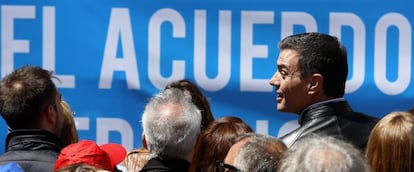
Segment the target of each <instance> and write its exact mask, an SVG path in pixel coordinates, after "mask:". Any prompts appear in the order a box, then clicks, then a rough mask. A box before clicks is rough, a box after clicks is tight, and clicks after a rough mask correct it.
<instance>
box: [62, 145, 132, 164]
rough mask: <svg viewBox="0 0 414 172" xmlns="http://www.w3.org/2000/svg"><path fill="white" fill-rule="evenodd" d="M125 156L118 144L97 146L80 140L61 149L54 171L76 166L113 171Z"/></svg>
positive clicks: (123, 149) (124, 151)
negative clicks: (84, 165)
mask: <svg viewBox="0 0 414 172" xmlns="http://www.w3.org/2000/svg"><path fill="white" fill-rule="evenodd" d="M125 156H126V150H125V148H124V147H123V146H122V145H120V144H115V143H108V144H103V145H100V146H98V145H97V144H96V143H95V142H94V141H91V140H81V141H79V142H77V143H73V144H70V145H69V146H66V147H65V148H63V149H62V151H61V152H60V154H59V156H58V158H57V160H56V162H55V167H54V170H55V171H56V170H60V169H67V168H68V167H72V166H73V165H76V164H87V165H89V166H93V167H95V168H96V169H103V170H107V171H113V170H114V169H115V168H116V165H117V164H119V163H120V162H122V160H124V159H125Z"/></svg>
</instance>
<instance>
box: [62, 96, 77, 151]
mask: <svg viewBox="0 0 414 172" xmlns="http://www.w3.org/2000/svg"><path fill="white" fill-rule="evenodd" d="M60 105H62V108H63V115H64V116H65V122H64V124H63V129H62V132H63V133H62V134H61V135H62V138H61V139H62V143H63V145H64V146H67V145H70V144H72V143H76V142H78V140H79V138H78V133H77V130H76V125H75V120H74V117H73V112H72V110H71V109H70V107H69V104H68V103H67V102H65V101H63V100H62V101H61V102H60Z"/></svg>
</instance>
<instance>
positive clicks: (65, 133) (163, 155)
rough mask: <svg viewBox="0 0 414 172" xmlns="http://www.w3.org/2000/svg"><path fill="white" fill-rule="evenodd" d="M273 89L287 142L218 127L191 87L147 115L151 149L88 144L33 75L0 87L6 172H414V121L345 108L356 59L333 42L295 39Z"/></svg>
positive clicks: (41, 78) (51, 88)
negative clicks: (289, 123) (351, 62)
mask: <svg viewBox="0 0 414 172" xmlns="http://www.w3.org/2000/svg"><path fill="white" fill-rule="evenodd" d="M279 49H280V54H279V57H278V59H277V70H276V72H275V74H274V75H273V76H272V78H271V79H270V84H271V85H272V86H274V87H275V90H276V95H277V96H276V101H277V107H276V109H277V110H278V111H280V112H291V113H296V114H297V115H298V122H299V125H300V126H299V128H297V129H295V130H293V131H291V132H289V133H288V134H286V135H285V136H282V137H280V138H276V137H272V136H268V135H262V134H258V133H255V132H254V131H253V129H252V128H251V127H250V126H249V125H248V124H247V123H246V122H245V121H243V119H241V118H239V117H235V116H225V117H222V118H220V119H215V118H214V115H213V114H212V111H211V109H210V105H209V102H208V100H207V99H206V97H205V96H204V95H203V93H202V92H201V90H200V89H199V88H198V87H197V86H196V85H195V84H194V83H192V82H191V81H189V80H180V81H176V82H172V83H170V84H168V85H167V86H166V87H165V89H164V90H161V91H160V92H159V93H158V94H156V95H154V96H153V97H152V98H151V99H150V100H149V101H148V103H147V104H146V106H145V109H144V112H143V113H142V129H143V133H142V147H140V148H137V149H135V150H129V151H127V150H125V148H124V147H123V146H122V145H120V144H116V143H108V144H103V145H98V144H96V143H95V142H94V141H91V140H79V138H78V134H77V130H76V125H75V122H74V119H73V112H72V111H71V109H70V107H69V105H68V103H66V102H65V101H64V100H62V96H61V94H60V92H59V91H58V89H57V88H56V86H55V84H54V82H53V79H57V78H54V76H53V73H52V72H51V71H47V70H44V69H42V68H40V67H35V66H30V65H28V66H24V67H22V68H19V69H17V70H15V71H13V72H12V73H10V74H8V75H7V76H5V77H4V78H3V79H2V81H1V83H0V113H1V115H2V117H3V119H4V120H5V121H6V123H7V125H8V127H9V134H8V135H7V138H6V150H5V153H4V154H3V155H1V156H0V170H1V171H15V172H22V171H25V172H32V171H33V172H47V171H55V172H75V171H76V172H78V171H79V172H84V171H141V172H163V171H165V172H183V171H190V172H223V171H238V172H273V171H280V172H302V171H308V172H328V171H329V172H359V171H360V172H369V171H372V172H394V171H398V172H411V171H414V162H413V161H414V157H413V156H414V147H413V146H414V145H413V144H414V114H413V111H406V112H404V111H395V112H392V113H390V114H388V115H386V116H384V117H383V118H381V119H378V118H376V117H373V116H371V115H367V114H363V113H359V112H357V111H354V110H353V109H352V108H351V106H350V105H349V103H348V102H347V100H345V98H344V93H345V83H346V77H347V75H348V63H347V52H346V49H345V47H344V46H343V45H342V44H341V43H340V41H339V40H338V39H337V38H336V37H334V36H331V35H327V34H323V33H317V32H311V33H302V34H295V35H291V36H288V37H286V38H284V39H283V40H282V41H281V42H280V43H279Z"/></svg>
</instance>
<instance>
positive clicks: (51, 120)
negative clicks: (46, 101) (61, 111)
mask: <svg viewBox="0 0 414 172" xmlns="http://www.w3.org/2000/svg"><path fill="white" fill-rule="evenodd" d="M44 116H45V120H44V121H45V122H46V124H47V125H48V126H52V125H51V124H55V123H56V109H55V107H54V106H53V105H49V106H47V109H46V111H45V114H44Z"/></svg>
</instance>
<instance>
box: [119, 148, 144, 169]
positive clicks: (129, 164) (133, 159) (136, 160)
mask: <svg viewBox="0 0 414 172" xmlns="http://www.w3.org/2000/svg"><path fill="white" fill-rule="evenodd" d="M149 156H150V152H149V150H147V149H145V148H138V149H135V150H133V151H131V152H129V153H128V155H127V156H126V158H125V160H124V162H123V165H124V166H125V168H127V169H128V171H139V170H141V169H142V167H144V165H145V164H146V163H147V162H148V160H149Z"/></svg>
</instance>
